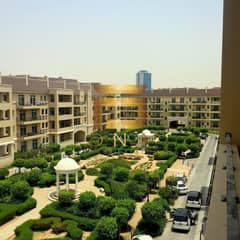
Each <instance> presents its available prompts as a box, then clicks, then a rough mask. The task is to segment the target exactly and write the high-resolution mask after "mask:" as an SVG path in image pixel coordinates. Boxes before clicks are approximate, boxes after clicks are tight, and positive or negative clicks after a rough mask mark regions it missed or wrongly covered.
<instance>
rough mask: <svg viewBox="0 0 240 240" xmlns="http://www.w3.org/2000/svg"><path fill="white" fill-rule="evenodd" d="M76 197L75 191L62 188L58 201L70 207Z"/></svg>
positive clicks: (63, 205) (61, 204)
mask: <svg viewBox="0 0 240 240" xmlns="http://www.w3.org/2000/svg"><path fill="white" fill-rule="evenodd" d="M73 199H74V193H73V192H71V191H66V190H62V191H60V192H59V196H58V201H59V203H60V206H62V207H68V206H70V205H71V204H72V202H73Z"/></svg>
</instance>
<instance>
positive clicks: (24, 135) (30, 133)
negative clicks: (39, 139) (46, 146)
mask: <svg viewBox="0 0 240 240" xmlns="http://www.w3.org/2000/svg"><path fill="white" fill-rule="evenodd" d="M41 134H44V131H37V132H28V133H22V134H21V133H18V134H17V137H20V138H21V137H23V138H24V137H32V136H36V135H41Z"/></svg>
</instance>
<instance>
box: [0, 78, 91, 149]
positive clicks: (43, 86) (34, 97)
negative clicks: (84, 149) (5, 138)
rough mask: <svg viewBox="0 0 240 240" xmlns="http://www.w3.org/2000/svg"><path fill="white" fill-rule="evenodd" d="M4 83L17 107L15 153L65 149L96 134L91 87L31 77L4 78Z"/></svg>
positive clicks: (66, 81) (68, 80)
mask: <svg viewBox="0 0 240 240" xmlns="http://www.w3.org/2000/svg"><path fill="white" fill-rule="evenodd" d="M2 83H3V84H8V85H10V86H11V87H12V92H13V93H12V100H13V102H15V103H16V116H15V118H16V147H15V150H16V151H29V150H32V149H39V148H41V147H44V146H45V145H46V144H49V143H57V144H60V145H61V147H64V146H66V145H68V144H75V143H79V142H82V141H85V137H86V135H87V134H90V133H91V132H92V131H93V115H92V107H93V102H92V86H91V84H90V83H80V82H78V81H77V80H72V79H63V78H48V77H32V76H28V75H17V76H2Z"/></svg>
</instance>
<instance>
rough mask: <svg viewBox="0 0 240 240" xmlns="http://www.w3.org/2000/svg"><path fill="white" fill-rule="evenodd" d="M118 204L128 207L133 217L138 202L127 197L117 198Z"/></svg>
mask: <svg viewBox="0 0 240 240" xmlns="http://www.w3.org/2000/svg"><path fill="white" fill-rule="evenodd" d="M116 206H117V207H124V208H126V209H128V213H129V217H131V216H132V215H133V214H134V212H135V208H136V202H135V201H134V200H133V199H130V198H125V199H120V200H117V202H116Z"/></svg>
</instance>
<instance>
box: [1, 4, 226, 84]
mask: <svg viewBox="0 0 240 240" xmlns="http://www.w3.org/2000/svg"><path fill="white" fill-rule="evenodd" d="M0 9H1V14H0V36H1V41H0V42H1V44H0V72H1V73H2V75H8V74H12V75H16V74H30V75H34V76H45V75H47V76H49V77H50V76H51V77H59V76H61V77H64V78H74V79H78V80H80V81H83V82H85V81H86V82H101V83H102V84H135V82H136V73H137V72H138V71H139V70H148V71H150V72H151V73H152V87H153V88H164V87H214V86H220V78H221V48H222V17H223V16H222V15H223V0H210V1H209V0H201V1H199V0H198V1H197V0H168V1H166V0H118V1H117V0H39V1H33V0H8V1H5V0H0Z"/></svg>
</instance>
